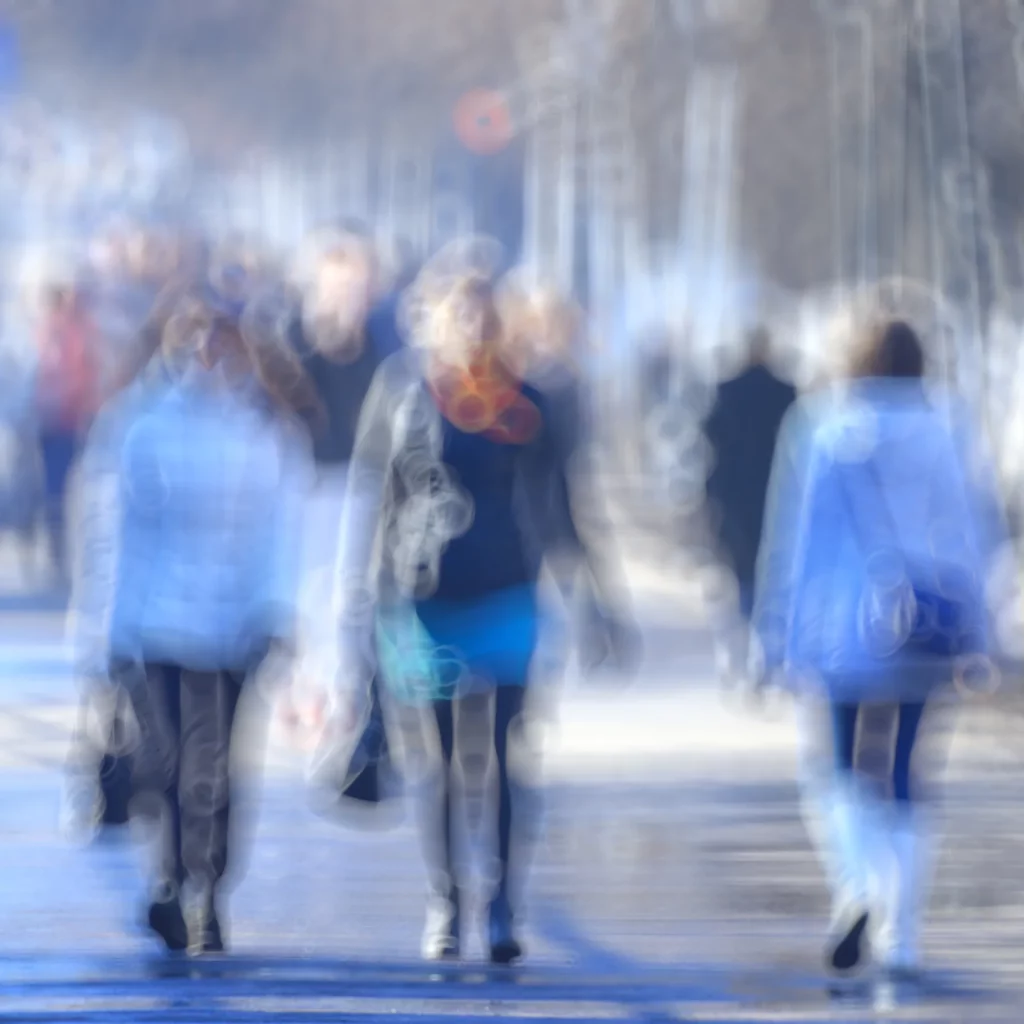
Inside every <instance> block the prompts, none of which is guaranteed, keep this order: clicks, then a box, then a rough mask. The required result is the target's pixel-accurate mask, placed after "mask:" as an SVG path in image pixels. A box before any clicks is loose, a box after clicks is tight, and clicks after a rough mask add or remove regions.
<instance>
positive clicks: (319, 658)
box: [288, 230, 400, 728]
mask: <svg viewBox="0 0 1024 1024" xmlns="http://www.w3.org/2000/svg"><path fill="white" fill-rule="evenodd" d="M378 279H379V272H378V266H377V258H376V253H375V251H374V250H373V248H372V246H371V245H370V243H369V241H368V240H367V239H366V237H365V236H364V235H363V234H361V233H357V232H356V231H354V230H351V231H347V232H346V233H343V234H341V235H340V236H339V237H338V238H336V239H334V240H333V243H332V244H331V245H330V246H329V247H328V248H327V249H326V251H325V252H323V253H322V255H321V257H320V260H319V263H318V265H317V266H316V268H315V272H314V279H313V280H312V282H310V284H309V286H308V288H307V289H306V292H305V294H304V295H303V297H302V302H301V307H300V309H299V310H298V315H296V316H293V318H292V320H291V323H290V326H289V328H288V334H289V339H290V341H291V347H292V349H293V350H294V351H295V352H297V353H298V355H299V358H300V360H301V363H302V367H303V370H304V372H305V375H306V377H307V379H308V380H309V382H310V383H311V385H312V388H313V390H314V392H315V394H316V399H317V403H318V406H319V408H320V411H321V413H322V415H321V416H320V423H319V424H318V429H316V430H314V444H313V457H314V460H315V463H316V476H317V482H316V486H315V488H314V490H313V492H312V493H311V495H310V497H309V505H308V509H307V518H306V524H305V537H304V552H303V572H302V589H301V597H300V633H299V644H300V650H299V655H300V662H299V668H298V672H297V676H296V680H295V684H296V685H295V687H294V688H293V693H292V707H291V708H290V710H289V715H290V717H292V718H297V719H300V720H304V721H306V722H307V723H308V724H310V725H312V726H313V727H314V728H315V726H316V724H317V722H318V721H319V719H320V716H321V712H322V710H323V706H324V703H325V702H324V695H325V693H326V688H327V687H328V686H329V684H330V683H331V682H332V680H333V679H334V675H335V672H336V666H337V638H336V635H335V629H334V624H333V622H332V620H331V616H330V614H329V613H328V610H329V609H330V607H331V602H332V597H333V592H334V585H335V580H334V564H335V560H336V554H337V546H338V530H339V523H340V522H341V516H342V506H343V502H344V499H345V491H346V475H347V469H348V463H349V460H350V458H351V457H352V451H353V448H354V447H355V443H356V432H357V426H358V422H359V414H360V411H361V410H362V407H363V402H364V400H365V398H366V395H367V393H368V391H369V389H370V384H371V382H372V380H373V378H374V374H375V373H376V372H377V368H378V367H379V366H380V364H381V361H382V359H383V358H385V357H386V355H388V354H389V353H390V352H391V351H393V350H395V349H396V348H397V347H400V346H399V343H398V341H397V339H398V337H399V332H398V326H397V303H387V302H385V303H379V304H377V305H375V304H374V296H375V293H376V290H377V283H378Z"/></svg>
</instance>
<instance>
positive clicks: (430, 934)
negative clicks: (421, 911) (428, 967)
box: [421, 897, 461, 960]
mask: <svg viewBox="0 0 1024 1024" xmlns="http://www.w3.org/2000/svg"><path fill="white" fill-rule="evenodd" d="M421 950H422V953H423V959H424V960H456V959H458V957H459V954H460V952H461V949H460V943H459V908H458V903H457V901H456V900H450V899H445V898H443V897H432V898H431V899H430V901H429V902H428V903H427V923H426V926H425V927H424V929H423V942H422V946H421Z"/></svg>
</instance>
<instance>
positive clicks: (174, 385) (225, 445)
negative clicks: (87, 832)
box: [82, 295, 312, 953]
mask: <svg viewBox="0 0 1024 1024" xmlns="http://www.w3.org/2000/svg"><path fill="white" fill-rule="evenodd" d="M239 313H240V311H236V310H233V309H231V308H229V307H226V306H222V305H221V304H220V303H219V301H218V299H217V296H214V295H203V296H199V297H195V296H192V297H188V298H186V299H184V300H183V301H182V303H181V305H180V307H179V309H178V310H177V312H176V313H175V315H174V316H172V318H171V320H170V322H169V323H168V325H167V327H166V329H165V335H164V352H165V356H166V365H167V373H166V375H165V376H164V378H163V379H162V380H159V381H155V382H153V383H152V385H151V386H150V387H149V388H147V389H146V392H145V401H144V403H143V402H139V403H135V404H133V405H132V407H131V409H130V414H129V415H128V416H127V421H126V422H122V423H121V424H120V426H119V429H118V430H117V431H116V439H115V445H114V447H115V450H114V451H113V452H111V453H109V455H108V457H107V458H105V459H102V460H99V461H98V465H99V464H102V465H104V466H105V467H106V472H107V474H108V475H110V473H111V472H112V473H113V476H114V477H115V478H116V487H115V488H114V489H113V490H110V489H109V488H108V489H107V490H108V494H109V497H110V499H111V500H110V507H109V508H108V509H107V510H106V513H105V515H106V520H107V523H108V527H107V535H108V537H109V543H107V544H101V543H92V544H91V545H90V550H91V551H92V552H93V557H94V558H95V559H96V564H94V565H92V566H89V567H86V570H85V572H84V576H85V577H86V578H87V579H89V580H91V581H92V583H91V587H90V588H86V590H87V591H88V595H86V594H83V598H85V597H86V596H89V597H91V600H85V601H84V607H83V613H84V617H85V619H86V620H87V621H86V622H85V623H83V627H82V636H83V637H84V638H85V639H86V640H87V641H89V646H90V647H91V649H92V653H91V658H90V660H91V661H92V662H93V663H94V664H97V665H99V664H101V663H103V662H106V663H107V664H108V665H109V666H110V671H111V673H112V674H113V675H114V677H115V678H116V679H117V680H118V681H119V682H121V683H122V684H123V685H124V686H125V687H126V689H127V690H128V692H129V695H130V697H131V700H132V703H133V706H134V710H135V715H136V718H137V720H138V722H139V726H140V733H141V739H140V743H139V749H138V752H137V756H136V764H135V766H134V771H135V779H134V781H135V786H136V789H137V791H138V792H139V793H141V794H145V795H146V796H148V797H150V798H151V799H152V798H155V800H156V802H157V803H158V804H159V805H160V808H161V821H162V827H161V830H160V842H159V858H158V863H157V869H156V874H155V877H154V879H153V891H152V899H151V903H150V905H149V908H148V925H149V927H150V928H151V929H152V931H153V932H154V933H155V934H156V935H157V936H158V937H159V938H160V939H161V940H162V941H163V942H164V944H165V945H166V946H167V947H168V948H169V949H172V950H181V949H185V948H186V947H190V948H192V949H193V950H194V951H195V952H199V953H215V952H221V951H222V950H223V949H224V945H225V938H224V934H223V930H222V922H223V888H224V886H223V881H224V879H225V874H226V872H227V870H228V868H229V852H230V850H229V847H230V843H229V827H230V821H231V814H230V808H231V797H232V785H231V783H232V772H231V764H232V757H231V751H232V739H233V733H234V723H235V713H236V710H237V707H238V702H239V698H240V696H241V691H242V686H243V683H244V681H245V679H246V677H247V676H248V675H250V674H251V673H252V672H253V671H254V670H255V669H256V668H257V667H258V666H259V665H260V663H261V662H262V660H263V658H264V657H265V655H266V654H267V652H268V650H269V648H270V646H271V645H272V644H274V643H282V642H283V643H286V644H289V645H290V643H291V639H292V634H293V632H294V619H295V602H296V591H297V582H298V580H297V572H298V566H297V563H298V557H297V556H298V549H297V545H298V543H299V539H300V525H301V524H300V518H299V517H300V514H301V510H302V507H303V501H304V493H303V492H304V489H305V488H307V487H308V486H309V484H310V482H311V475H312V472H311V460H310V455H309V451H308V439H307V438H305V437H304V434H303V431H302V430H301V428H299V426H298V424H297V423H296V422H295V421H294V418H293V417H291V416H289V415H287V414H285V413H284V412H283V411H282V410H281V409H278V408H275V407H274V401H273V399H272V398H271V395H270V393H269V389H268V387H267V383H268V382H267V381H266V380H265V379H262V378H263V377H265V376H266V371H267V370H268V368H269V367H270V366H271V365H272V360H270V359H269V358H268V356H267V354H266V353H265V352H262V351H259V350H258V349H257V347H256V346H255V345H254V344H253V343H252V341H251V339H246V338H244V337H243V334H244V332H243V330H242V328H241V325H240V323H239ZM286 383H287V382H286ZM111 456H113V459H111ZM97 537H98V534H97ZM89 623H92V626H91V627H90V626H89ZM183 898H184V899H187V900H188V901H189V902H190V903H191V909H192V911H193V914H192V915H191V916H192V921H191V925H192V926H191V928H190V927H188V924H187V923H186V914H185V912H184V910H183Z"/></svg>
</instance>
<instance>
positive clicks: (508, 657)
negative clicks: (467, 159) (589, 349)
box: [339, 249, 608, 964]
mask: <svg viewBox="0 0 1024 1024" xmlns="http://www.w3.org/2000/svg"><path fill="white" fill-rule="evenodd" d="M486 253H487V250H486V249H484V250H483V253H482V254H477V253H474V252H473V251H470V252H469V253H466V254H464V255H462V256H458V257H457V256H456V255H453V254H451V253H443V254H441V256H440V257H439V258H438V259H437V262H436V263H435V264H433V265H428V267H427V268H426V269H425V270H424V272H423V273H422V274H421V278H420V280H419V282H418V283H417V286H416V288H415V289H414V291H413V295H412V296H411V298H410V308H411V309H412V313H411V316H410V321H411V323H413V324H414V329H413V332H412V339H413V340H414V342H415V348H413V349H411V350H409V351H405V352H402V353H399V354H398V355H396V356H394V357H392V358H391V359H389V360H388V361H386V362H385V363H384V364H383V365H382V367H381V369H380V370H379V371H378V373H377V375H376V377H375V379H374V383H373V386H372V388H371V391H370V394H369V396H368V398H367V401H366V405H365V407H364V410H363V414H362V417H361V419H360V425H359V434H358V440H357V443H356V447H355V451H354V454H353V459H352V464H351V467H350V473H349V495H348V498H347V500H346V504H345V512H344V517H343V528H342V538H341V550H340V554H339V582H340V585H341V590H340V594H339V599H340V608H339V615H340V621H341V625H342V633H343V645H342V652H341V654H342V662H341V663H342V674H341V676H340V680H339V682H340V685H341V686H343V687H344V686H346V685H347V686H348V687H350V688H351V690H353V691H355V694H356V697H357V699H358V695H359V692H360V691H361V690H362V689H364V688H365V687H366V686H367V684H368V681H369V680H370V678H371V677H372V675H373V673H374V672H375V671H376V673H377V674H378V676H379V677H380V678H381V679H382V680H383V684H384V688H385V692H386V695H387V697H388V699H389V701H390V702H391V703H392V705H394V706H395V707H397V709H398V712H397V713H398V716H399V717H400V718H402V719H403V720H404V721H405V722H406V723H413V724H412V725H410V726H409V730H408V731H410V732H414V731H415V730H416V728H417V726H418V727H420V728H423V729H425V730H426V732H425V735H426V737H427V738H428V742H429V743H430V745H431V747H432V749H433V750H434V754H435V757H434V758H433V759H432V760H431V761H430V764H431V765H432V766H433V775H432V776H431V777H430V778H429V779H428V784H427V785H426V786H425V789H424V793H423V795H422V799H421V801H420V807H421V831H422V837H423V844H424V845H423V848H424V856H425V859H426V864H427V869H428V876H429V886H430V893H429V901H428V913H427V923H426V927H425V930H424V935H423V944H422V952H423V955H424V956H425V957H426V958H427V959H432V960H433V959H443V958H457V957H459V956H460V955H461V954H462V952H463V951H464V948H465V945H464V943H465V932H466V927H467V919H468V912H469V908H470V906H471V905H472V904H471V901H470V899H468V898H467V897H468V896H469V893H468V889H469V875H468V865H467V864H466V863H465V862H464V855H465V852H466V851H465V850H464V848H463V844H462V843H461V841H460V837H461V829H460V815H459V814H458V782H459V777H460V775H465V774H466V773H478V772H480V771H482V770H485V765H486V760H485V759H484V758H483V757H481V738H482V736H486V739H487V741H486V744H484V749H485V750H486V752H487V755H488V757H487V760H492V761H493V763H494V765H495V767H496V776H497V779H496V782H497V798H496V804H497V806H496V808H495V809H494V810H495V812H496V813H495V815H494V817H493V818H490V819H488V831H489V835H488V837H487V838H488V840H489V842H488V844H487V845H488V848H489V850H490V851H491V852H492V853H493V854H494V855H495V856H494V863H495V868H496V871H495V874H494V876H493V877H492V878H491V879H489V880H490V881H493V888H491V889H490V891H489V892H488V893H487V896H486V899H487V927H486V945H487V948H488V951H489V956H490V959H491V960H492V961H493V962H495V963H500V964H507V963H511V962H514V961H516V960H518V959H519V958H520V956H521V955H522V946H521V943H520V937H519V930H518V926H517V919H518V918H517V911H518V909H519V900H518V886H519V884H520V883H521V880H522V879H521V877H520V869H521V866H522V862H521V860H520V859H519V858H518V846H519V842H520V840H521V838H522V836H521V835H520V830H519V825H520V824H521V819H520V817H519V816H518V811H519V807H518V805H517V803H516V801H515V798H514V791H515V785H516V782H515V778H514V776H513V772H512V768H511V763H512V754H511V753H510V747H512V746H513V745H514V744H515V742H516V738H517V730H518V727H519V726H520V724H521V713H522V710H523V706H524V696H525V693H526V689H527V686H528V683H529V678H530V666H531V661H532V659H533V655H534V650H535V646H536V643H537V637H538V633H539V629H540V612H539V606H538V597H537V581H538V577H539V573H540V569H541V564H542V559H543V557H544V556H545V555H547V554H549V553H551V552H552V551H553V549H554V548H555V547H556V546H557V545H558V544H562V545H571V546H572V547H573V549H574V550H575V552H576V553H577V556H579V555H581V554H582V551H583V549H584V543H583V541H582V539H581V538H580V535H579V533H578V532H577V531H576V529H575V524H574V519H573V516H572V511H571V508H569V507H567V503H566V502H560V503H559V504H558V507H557V508H556V507H555V506H554V503H553V501H552V495H563V496H564V495H567V494H568V493H569V489H568V486H561V485H559V483H558V481H559V480H560V479H561V477H562V476H563V475H564V474H565V472H566V467H565V465H564V462H563V461H562V459H561V453H562V452H563V451H564V448H563V446H562V445H561V444H559V443H558V442H557V440H556V438H555V436H554V428H553V423H554V419H553V417H552V415H551V410H550V407H549V404H548V401H547V399H546V397H545V395H544V394H543V393H542V392H541V391H540V390H538V389H537V388H535V387H534V386H532V385H530V384H527V383H524V381H523V379H522V377H521V375H520V374H517V373H516V372H515V370H513V369H512V367H513V366H514V365H515V362H516V361H515V359H514V358H513V353H512V352H510V351H509V349H508V346H507V343H508V337H507V336H506V333H505V331H504V327H503V324H502V321H501V319H500V317H499V315H498V311H497V308H496V304H495V298H494V293H493V279H494V278H493V263H492V262H490V261H489V260H488V259H487V258H486ZM453 263H454V265H452V264H453ZM593 564H595V565H598V564H600V563H598V562H596V561H595V562H594V563H593ZM602 583H603V581H601V580H599V579H595V580H594V581H593V585H594V586H595V588H597V587H600V586H602ZM606 592H608V591H604V592H603V593H606ZM404 742H405V745H406V747H407V748H411V747H414V746H415V743H416V740H415V738H410V737H409V736H408V735H406V737H405V741H404ZM488 748H489V749H488ZM407 767H408V766H407ZM468 785H470V782H469V781H467V786H468ZM477 788H479V787H478V786H477Z"/></svg>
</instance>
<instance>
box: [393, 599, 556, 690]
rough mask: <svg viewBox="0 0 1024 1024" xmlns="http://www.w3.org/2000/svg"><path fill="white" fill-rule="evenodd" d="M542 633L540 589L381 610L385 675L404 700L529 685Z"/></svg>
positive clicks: (428, 602)
mask: <svg viewBox="0 0 1024 1024" xmlns="http://www.w3.org/2000/svg"><path fill="white" fill-rule="evenodd" d="M539 633H540V609H539V605H538V601H537V593H536V588H535V587H533V586H523V587H513V588H508V589H506V590H501V591H497V592H496V593H493V594H486V595H483V596H482V597H479V598H476V599H474V600H472V601H440V600H428V601H421V602H419V603H417V604H407V605H400V606H393V607H389V608H382V609H381V610H380V611H379V612H378V616H377V630H376V639H377V657H378V664H379V666H380V672H381V676H382V680H383V682H384V684H385V686H386V687H387V688H388V691H389V692H390V693H391V694H392V696H394V697H395V698H396V699H398V700H400V701H402V702H403V703H406V704H424V703H430V702H432V701H436V700H452V699H454V698H456V697H460V696H464V695H466V694H467V693H472V692H478V691H480V690H485V689H488V688H493V687H495V686H525V685H526V684H527V682H528V681H529V676H530V664H531V662H532V660H533V655H534V652H535V650H536V648H537V640H538V636H539Z"/></svg>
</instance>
